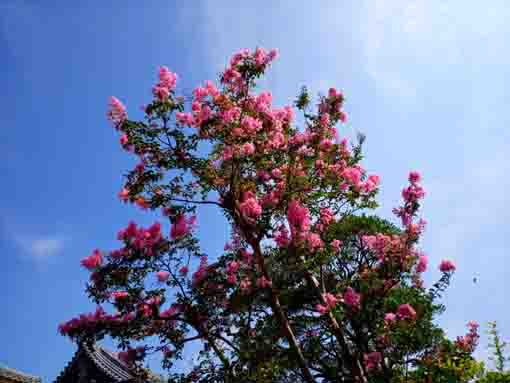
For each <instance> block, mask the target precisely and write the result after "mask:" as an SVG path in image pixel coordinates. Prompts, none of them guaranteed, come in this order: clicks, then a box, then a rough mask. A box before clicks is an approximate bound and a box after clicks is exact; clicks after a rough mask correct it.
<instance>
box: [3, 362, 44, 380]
mask: <svg viewBox="0 0 510 383" xmlns="http://www.w3.org/2000/svg"><path fill="white" fill-rule="evenodd" d="M0 377H2V378H7V379H9V380H13V381H15V382H20V383H41V378H38V377H37V376H33V375H28V374H25V373H24V372H20V371H17V370H14V369H12V368H9V367H4V366H0Z"/></svg>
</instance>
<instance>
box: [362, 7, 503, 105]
mask: <svg viewBox="0 0 510 383" xmlns="http://www.w3.org/2000/svg"><path fill="white" fill-rule="evenodd" d="M507 16H508V7H506V6H505V4H503V3H501V4H500V3H499V2H498V4H496V3H494V6H493V7H487V6H486V5H484V4H483V3H477V2H471V3H466V2H465V1H460V0H452V1H448V2H445V1H438V0H437V1H429V0H414V1H407V0H398V1H392V2H388V1H384V0H377V1H367V2H366V3H365V7H364V12H362V15H361V19H360V33H361V41H362V50H363V55H364V58H365V70H366V72H367V73H368V74H369V76H371V77H372V79H373V80H374V81H375V82H376V84H377V85H378V86H379V87H380V88H382V90H384V91H387V92H389V93H391V94H392V95H396V96H400V98H401V99H406V98H410V99H411V100H413V99H414V98H415V96H416V88H417V83H418V82H420V81H427V79H428V78H429V77H430V78H437V76H438V75H446V74H448V73H449V71H451V70H452V66H457V65H462V66H463V67H470V66H473V65H474V64H473V63H474V62H477V61H481V60H484V59H485V58H486V57H492V56H494V54H495V53H497V52H501V51H500V49H501V43H502V41H503V36H504V32H503V31H504V24H503V22H504V19H505V17H507ZM499 54H501V53H499ZM474 66H475V67H476V65H474Z"/></svg>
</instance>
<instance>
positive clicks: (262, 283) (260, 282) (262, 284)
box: [257, 275, 272, 289]
mask: <svg viewBox="0 0 510 383" xmlns="http://www.w3.org/2000/svg"><path fill="white" fill-rule="evenodd" d="M271 285H272V283H271V281H270V280H269V279H267V278H266V277H265V276H264V275H263V276H261V277H260V278H258V279H257V287H258V288H261V289H265V288H266V287H271Z"/></svg>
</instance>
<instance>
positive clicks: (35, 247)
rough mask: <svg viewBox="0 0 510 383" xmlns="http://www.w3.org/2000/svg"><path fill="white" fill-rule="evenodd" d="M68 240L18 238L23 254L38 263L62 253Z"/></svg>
mask: <svg viewBox="0 0 510 383" xmlns="http://www.w3.org/2000/svg"><path fill="white" fill-rule="evenodd" d="M66 241H67V240H66V239H65V238H61V237H38V238H33V237H32V238H30V237H24V236H19V237H16V243H17V245H18V246H19V247H20V248H21V250H22V251H23V254H24V255H26V256H30V257H32V258H33V259H35V260H37V261H43V260H47V259H49V258H53V257H55V256H57V255H59V254H61V253H62V251H63V249H64V245H65V242H66Z"/></svg>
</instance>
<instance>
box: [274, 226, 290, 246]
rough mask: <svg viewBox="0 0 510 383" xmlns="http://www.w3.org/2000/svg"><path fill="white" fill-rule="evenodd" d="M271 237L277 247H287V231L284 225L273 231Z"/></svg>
mask: <svg viewBox="0 0 510 383" xmlns="http://www.w3.org/2000/svg"><path fill="white" fill-rule="evenodd" d="M273 238H274V240H275V242H276V244H277V245H278V246H279V247H287V246H288V245H289V243H290V239H289V231H288V230H287V228H286V227H285V226H281V227H280V228H279V229H278V231H277V232H275V233H274V235H273Z"/></svg>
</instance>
